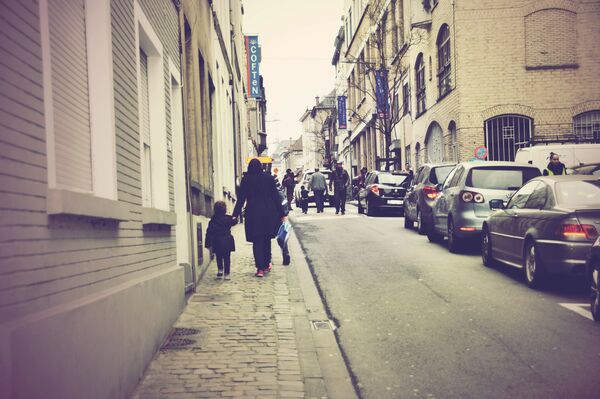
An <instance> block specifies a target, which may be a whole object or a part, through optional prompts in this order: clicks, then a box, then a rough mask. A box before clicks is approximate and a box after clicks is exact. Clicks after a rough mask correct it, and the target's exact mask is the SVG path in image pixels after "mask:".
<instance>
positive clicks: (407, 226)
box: [404, 212, 414, 229]
mask: <svg viewBox="0 0 600 399" xmlns="http://www.w3.org/2000/svg"><path fill="white" fill-rule="evenodd" d="M413 227H414V222H413V221H412V220H410V218H409V217H408V213H406V212H404V228H405V229H412V228H413Z"/></svg>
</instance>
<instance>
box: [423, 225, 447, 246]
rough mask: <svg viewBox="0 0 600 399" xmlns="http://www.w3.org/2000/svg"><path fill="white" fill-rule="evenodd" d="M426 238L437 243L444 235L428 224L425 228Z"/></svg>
mask: <svg viewBox="0 0 600 399" xmlns="http://www.w3.org/2000/svg"><path fill="white" fill-rule="evenodd" d="M427 239H428V240H429V242H433V243H438V242H442V241H443V240H444V237H443V236H442V235H441V234H440V233H438V232H437V231H435V226H429V227H428V228H427Z"/></svg>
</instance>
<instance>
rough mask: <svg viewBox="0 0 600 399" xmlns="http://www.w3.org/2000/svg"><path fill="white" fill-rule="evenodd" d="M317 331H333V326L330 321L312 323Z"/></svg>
mask: <svg viewBox="0 0 600 399" xmlns="http://www.w3.org/2000/svg"><path fill="white" fill-rule="evenodd" d="M312 326H313V328H314V329H315V330H333V325H332V323H331V321H329V320H317V321H313V322H312Z"/></svg>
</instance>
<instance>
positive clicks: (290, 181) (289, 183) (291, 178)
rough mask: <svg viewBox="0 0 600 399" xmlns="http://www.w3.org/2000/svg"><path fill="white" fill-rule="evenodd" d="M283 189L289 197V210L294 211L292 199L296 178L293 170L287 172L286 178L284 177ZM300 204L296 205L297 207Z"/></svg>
mask: <svg viewBox="0 0 600 399" xmlns="http://www.w3.org/2000/svg"><path fill="white" fill-rule="evenodd" d="M281 185H282V186H283V188H284V189H285V194H286V196H287V201H288V208H289V210H290V211H291V210H292V199H293V198H294V189H295V188H296V176H295V175H294V172H292V170H291V169H288V170H286V171H285V176H284V177H283V181H282V183H281ZM297 205H298V204H296V206H297Z"/></svg>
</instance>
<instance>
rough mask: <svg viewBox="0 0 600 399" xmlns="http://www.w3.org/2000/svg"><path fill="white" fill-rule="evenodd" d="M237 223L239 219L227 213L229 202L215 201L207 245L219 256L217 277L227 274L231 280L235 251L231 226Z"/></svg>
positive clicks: (227, 278)
mask: <svg viewBox="0 0 600 399" xmlns="http://www.w3.org/2000/svg"><path fill="white" fill-rule="evenodd" d="M236 223H237V219H236V218H234V217H232V216H230V215H228V214H227V204H225V202H223V201H217V202H215V207H214V213H213V217H212V218H211V219H210V221H209V222H208V228H207V229H206V239H205V242H206V243H205V246H206V248H209V249H211V250H212V252H213V253H214V254H215V256H216V258H217V278H221V277H223V276H225V277H224V278H225V280H229V273H230V269H231V253H232V252H233V251H235V240H234V239H233V236H232V235H231V227H232V226H233V225H235V224H236Z"/></svg>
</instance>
